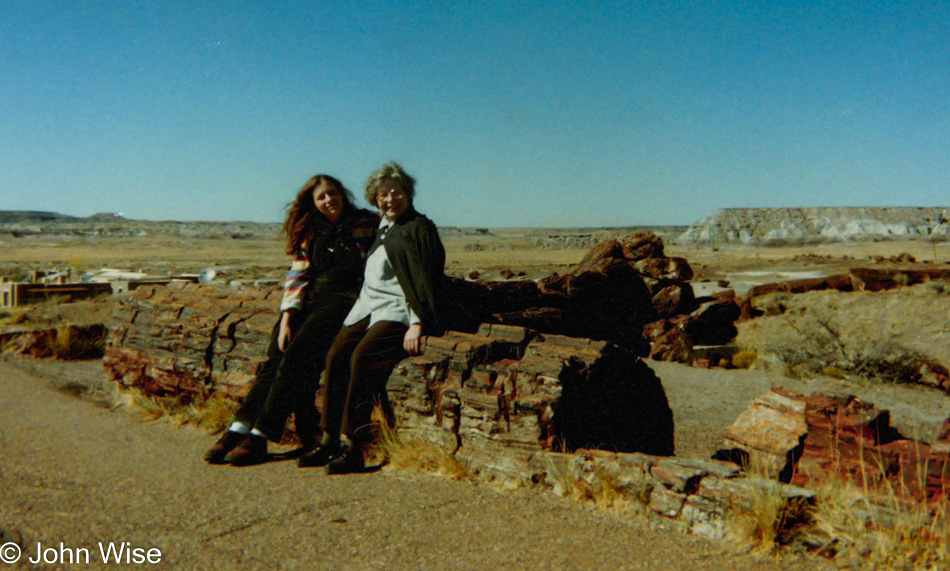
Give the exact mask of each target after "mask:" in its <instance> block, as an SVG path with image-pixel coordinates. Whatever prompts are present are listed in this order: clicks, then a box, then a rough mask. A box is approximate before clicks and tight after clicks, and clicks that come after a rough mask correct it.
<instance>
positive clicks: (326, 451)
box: [297, 435, 342, 468]
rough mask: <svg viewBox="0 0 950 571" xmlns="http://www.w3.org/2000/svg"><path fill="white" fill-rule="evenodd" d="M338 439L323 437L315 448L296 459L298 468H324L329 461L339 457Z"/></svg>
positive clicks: (340, 449)
mask: <svg viewBox="0 0 950 571" xmlns="http://www.w3.org/2000/svg"><path fill="white" fill-rule="evenodd" d="M341 451H342V448H340V439H339V438H331V437H328V436H326V435H324V439H323V441H322V442H321V443H320V444H318V445H317V447H316V448H314V449H313V450H311V451H309V452H307V453H306V454H304V455H303V456H301V457H300V458H297V466H298V467H300V468H316V467H320V466H326V465H327V464H329V463H330V461H331V460H333V459H334V458H336V457H337V456H339V455H340V452H341Z"/></svg>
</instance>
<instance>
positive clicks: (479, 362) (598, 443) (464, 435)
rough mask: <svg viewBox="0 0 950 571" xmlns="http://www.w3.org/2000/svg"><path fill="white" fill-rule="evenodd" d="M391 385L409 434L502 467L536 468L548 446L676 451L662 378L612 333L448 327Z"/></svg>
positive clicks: (510, 470) (404, 433) (520, 472)
mask: <svg viewBox="0 0 950 571" xmlns="http://www.w3.org/2000/svg"><path fill="white" fill-rule="evenodd" d="M388 392H389V399H390V401H391V403H392V405H393V409H394V412H395V414H396V419H397V425H398V429H399V433H400V435H401V437H403V438H406V439H410V440H411V439H425V440H428V441H431V442H435V443H437V444H439V445H440V446H442V447H444V448H445V449H446V451H448V452H451V453H455V454H457V455H458V457H460V458H463V459H465V460H467V461H469V462H470V463H471V464H472V465H475V466H477V467H479V468H480V469H482V470H484V471H486V472H490V473H498V474H499V475H505V476H511V477H516V478H523V477H529V476H530V474H527V473H526V472H525V471H526V470H529V466H530V464H531V461H532V457H533V456H535V455H537V454H538V453H540V452H542V451H550V450H554V451H565V450H566V451H570V450H574V449H577V448H599V449H607V450H616V451H623V452H645V453H648V454H657V455H670V454H672V453H673V414H672V411H671V410H670V407H669V404H668V402H667V400H666V394H665V392H664V391H663V387H662V385H661V384H660V381H659V379H658V378H657V377H656V375H655V374H654V373H653V371H652V370H651V369H650V368H649V367H647V366H646V365H645V364H644V363H643V362H642V361H641V360H640V359H639V358H638V357H637V356H636V355H635V354H633V353H631V352H630V351H627V350H625V349H623V348H621V347H618V346H617V345H614V344H612V343H608V342H604V341H592V340H589V339H579V338H571V337H564V336H560V335H549V334H546V335H543V334H539V333H536V332H534V331H532V330H529V329H525V328H522V327H514V326H507V325H499V324H485V325H482V327H481V328H480V329H479V331H478V333H477V334H469V333H457V332H449V333H447V334H446V335H445V336H443V337H441V338H431V337H430V338H427V339H426V343H425V349H424V351H423V353H422V354H421V355H419V356H416V357H412V358H409V359H406V360H404V361H402V362H401V363H399V364H398V365H397V366H396V369H395V370H394V371H393V374H392V375H391V376H390V378H389V384H388Z"/></svg>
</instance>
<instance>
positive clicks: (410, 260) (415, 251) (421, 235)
mask: <svg viewBox="0 0 950 571" xmlns="http://www.w3.org/2000/svg"><path fill="white" fill-rule="evenodd" d="M379 244H380V241H379V240H378V239H377V240H376V242H375V243H374V244H373V248H372V249H371V251H370V254H372V250H375V249H376V248H378V247H379ZM382 244H383V247H385V248H386V256H387V257H388V258H389V263H390V264H392V266H393V272H394V273H395V274H396V279H398V280H399V286H400V287H401V288H402V291H403V293H404V294H405V296H406V301H407V302H408V304H409V307H410V308H411V309H412V311H414V312H415V313H416V315H418V316H419V319H421V320H422V332H423V333H424V334H425V335H441V334H442V333H444V332H445V328H446V326H447V324H446V323H445V316H444V315H443V311H442V309H443V298H444V296H445V292H444V289H443V288H444V280H445V248H443V247H442V240H440V239H439V231H438V229H437V228H436V227H435V224H433V223H432V221H431V220H429V219H428V218H426V217H425V216H423V215H422V214H419V213H418V212H416V210H415V209H414V208H412V207H411V206H410V207H409V209H408V210H406V212H405V214H403V215H402V216H401V217H400V218H399V219H398V220H396V222H395V224H394V225H393V227H392V228H390V229H389V230H388V232H387V235H386V239H385V240H383V241H382Z"/></svg>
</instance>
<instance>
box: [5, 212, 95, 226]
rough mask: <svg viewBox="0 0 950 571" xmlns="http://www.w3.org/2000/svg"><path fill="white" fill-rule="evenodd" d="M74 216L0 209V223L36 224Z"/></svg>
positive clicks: (70, 218)
mask: <svg viewBox="0 0 950 571" xmlns="http://www.w3.org/2000/svg"><path fill="white" fill-rule="evenodd" d="M74 220H78V218H76V217H75V216H67V215H65V214H59V213H58V212H46V211H43V210H0V224H16V223H20V224H38V223H42V222H57V221H74Z"/></svg>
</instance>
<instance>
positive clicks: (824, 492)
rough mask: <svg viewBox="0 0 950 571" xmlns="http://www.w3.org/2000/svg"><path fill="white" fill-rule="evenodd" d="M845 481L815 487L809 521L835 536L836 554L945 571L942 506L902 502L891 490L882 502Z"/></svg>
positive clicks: (949, 556) (948, 543) (948, 538)
mask: <svg viewBox="0 0 950 571" xmlns="http://www.w3.org/2000/svg"><path fill="white" fill-rule="evenodd" d="M873 495H874V496H875V497H877V498H878V499H876V500H875V501H874V502H872V501H871V500H870V499H869V498H871V497H872V494H869V491H868V490H866V489H864V488H862V487H861V486H859V485H857V484H855V483H854V482H849V481H840V480H839V481H833V482H828V483H825V484H823V485H822V486H820V487H819V489H818V498H819V501H818V505H817V509H816V511H815V522H816V526H817V527H818V529H820V530H822V531H824V532H826V533H828V534H829V535H830V536H832V537H834V538H835V539H836V540H837V543H838V546H837V549H838V550H839V551H841V552H850V553H856V554H858V555H859V556H861V557H863V558H865V559H867V560H868V561H869V562H871V563H874V564H877V565H885V566H887V567H888V568H894V569H945V568H947V566H948V565H950V526H948V523H947V521H946V515H947V513H946V507H947V506H946V504H944V503H939V504H928V503H927V502H922V501H908V500H907V498H906V496H905V495H904V494H902V493H900V492H899V491H898V490H895V489H893V488H891V489H888V490H887V492H886V494H885V495H884V498H883V502H882V500H881V499H880V494H879V493H876V492H875V493H874V494H873Z"/></svg>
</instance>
